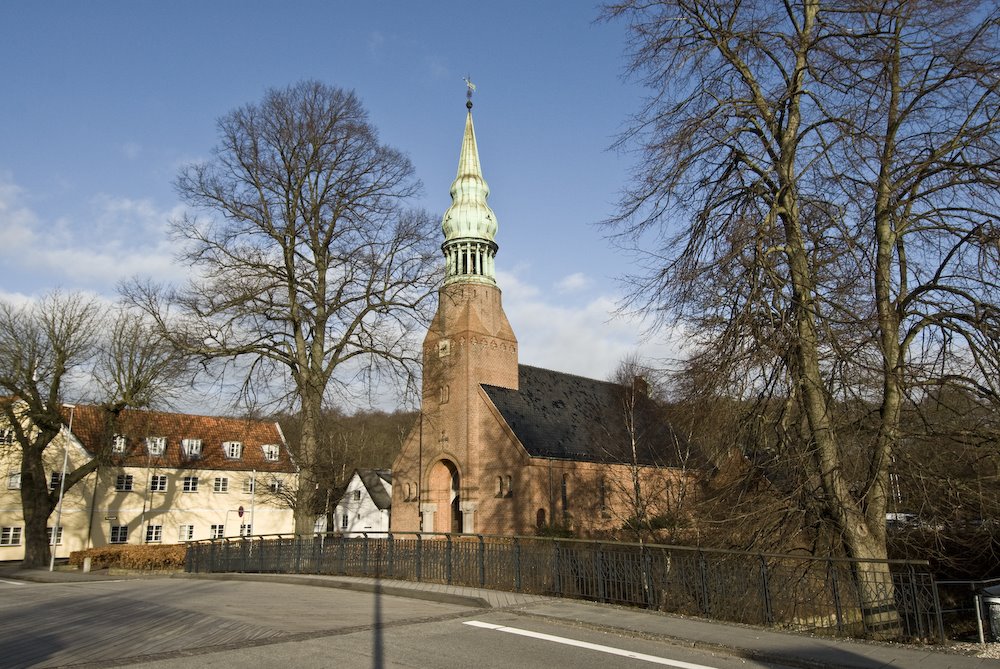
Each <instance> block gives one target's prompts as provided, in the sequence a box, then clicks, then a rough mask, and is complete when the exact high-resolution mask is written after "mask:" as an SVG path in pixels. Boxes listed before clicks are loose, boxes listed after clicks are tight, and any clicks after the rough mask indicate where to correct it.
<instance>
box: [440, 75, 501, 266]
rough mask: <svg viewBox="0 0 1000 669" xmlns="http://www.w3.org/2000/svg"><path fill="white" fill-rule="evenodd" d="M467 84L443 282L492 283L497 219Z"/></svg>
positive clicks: (445, 229)
mask: <svg viewBox="0 0 1000 669" xmlns="http://www.w3.org/2000/svg"><path fill="white" fill-rule="evenodd" d="M465 83H466V85H467V86H468V90H469V92H468V101H467V102H466V103H465V106H466V107H467V108H468V113H467V114H466V117H465V135H464V136H463V137H462V151H461V153H459V156H458V174H457V175H456V176H455V181H453V182H452V184H451V206H450V207H448V211H446V212H444V219H443V220H442V221H441V229H442V231H443V232H444V244H442V245H441V250H442V251H443V252H444V257H445V266H446V275H445V283H455V282H458V281H462V282H472V283H488V284H493V285H495V284H496V279H495V278H494V269H493V258H494V257H495V256H496V253H497V245H496V242H495V241H494V238H495V237H496V234H497V219H496V215H495V214H494V213H493V210H492V209H490V207H489V205H488V204H486V198H488V197H489V195H490V187H489V186H487V185H486V180H485V179H483V173H482V170H481V169H480V166H479V149H478V148H477V147H476V131H475V128H474V127H473V125H472V92H473V91H474V90H475V86H473V84H472V82H471V81H469V80H468V79H466V80H465Z"/></svg>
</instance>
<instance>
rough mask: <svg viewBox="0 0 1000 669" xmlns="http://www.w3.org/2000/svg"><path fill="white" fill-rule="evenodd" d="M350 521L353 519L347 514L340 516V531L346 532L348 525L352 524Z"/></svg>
mask: <svg viewBox="0 0 1000 669" xmlns="http://www.w3.org/2000/svg"><path fill="white" fill-rule="evenodd" d="M350 521H351V517H350V516H349V515H348V514H346V513H344V514H341V516H340V529H341V530H346V529H347V526H348V524H349V523H350Z"/></svg>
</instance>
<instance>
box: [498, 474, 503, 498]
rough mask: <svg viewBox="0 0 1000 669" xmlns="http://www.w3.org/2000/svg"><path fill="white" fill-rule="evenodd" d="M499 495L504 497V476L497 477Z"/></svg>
mask: <svg viewBox="0 0 1000 669" xmlns="http://www.w3.org/2000/svg"><path fill="white" fill-rule="evenodd" d="M497 497H503V477H502V476H498V477H497Z"/></svg>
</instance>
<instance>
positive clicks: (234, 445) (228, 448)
mask: <svg viewBox="0 0 1000 669" xmlns="http://www.w3.org/2000/svg"><path fill="white" fill-rule="evenodd" d="M222 452H223V453H225V454H226V457H227V458H229V459H230V460H239V459H241V458H242V457H243V442H242V441H224V442H222Z"/></svg>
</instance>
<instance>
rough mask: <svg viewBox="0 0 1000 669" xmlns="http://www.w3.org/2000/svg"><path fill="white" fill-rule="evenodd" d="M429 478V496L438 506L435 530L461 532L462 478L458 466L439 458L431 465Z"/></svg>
mask: <svg viewBox="0 0 1000 669" xmlns="http://www.w3.org/2000/svg"><path fill="white" fill-rule="evenodd" d="M428 478H429V480H428V487H429V490H428V498H429V500H430V501H431V502H432V503H433V504H434V505H435V506H436V507H437V511H436V513H435V514H434V531H435V532H461V531H462V509H461V497H460V495H459V491H460V490H461V478H460V476H459V473H458V467H457V466H456V465H455V463H454V462H452V461H451V460H439V461H437V462H435V463H434V466H433V467H431V472H430V476H429V477H428Z"/></svg>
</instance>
